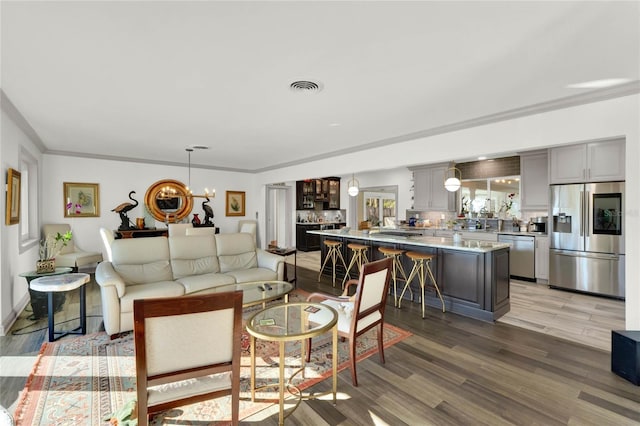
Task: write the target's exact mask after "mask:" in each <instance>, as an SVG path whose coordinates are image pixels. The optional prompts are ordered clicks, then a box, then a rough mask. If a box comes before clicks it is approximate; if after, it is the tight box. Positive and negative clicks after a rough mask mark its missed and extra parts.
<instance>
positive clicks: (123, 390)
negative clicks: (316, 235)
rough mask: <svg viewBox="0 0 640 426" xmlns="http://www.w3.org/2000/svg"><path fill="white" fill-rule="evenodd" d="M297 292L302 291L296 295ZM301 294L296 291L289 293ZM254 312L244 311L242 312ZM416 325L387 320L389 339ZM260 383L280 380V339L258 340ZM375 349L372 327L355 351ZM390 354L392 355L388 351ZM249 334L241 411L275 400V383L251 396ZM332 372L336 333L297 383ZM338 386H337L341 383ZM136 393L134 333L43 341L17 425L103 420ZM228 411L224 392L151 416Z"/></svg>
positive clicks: (178, 419) (188, 418)
mask: <svg viewBox="0 0 640 426" xmlns="http://www.w3.org/2000/svg"><path fill="white" fill-rule="evenodd" d="M296 296H297V297H296ZM296 299H297V300H300V299H302V297H301V295H298V294H294V295H292V297H291V300H292V301H295V300H296ZM251 313H252V312H249V311H247V312H245V317H248V316H249V315H251ZM410 335H411V333H409V332H407V331H404V330H401V329H399V328H397V327H394V326H391V325H388V324H385V327H384V346H385V347H388V346H391V345H393V344H395V343H397V342H399V341H401V340H403V339H405V338H407V337H408V336H410ZM256 346H257V354H258V356H257V358H256V362H257V365H258V368H257V370H256V377H257V378H258V379H257V383H256V384H257V385H258V386H263V385H267V384H275V383H277V382H278V379H277V378H278V365H277V362H278V348H277V344H275V343H272V342H265V341H261V340H257V345H256ZM299 353H300V342H291V343H289V344H287V346H286V360H285V363H286V370H287V371H286V376H287V377H288V376H289V375H291V374H292V373H293V372H294V371H295V370H297V369H298V368H299V365H300V357H299ZM338 353H339V357H340V359H339V360H338V369H339V371H341V370H344V369H345V368H348V366H349V362H348V361H349V358H348V342H346V341H345V342H340V343H339V348H338ZM376 353H377V346H376V334H375V330H371V331H370V332H368V333H367V334H366V335H363V336H361V337H360V338H359V339H358V344H357V354H358V355H357V357H358V360H362V359H364V358H367V357H369V356H371V355H372V354H376ZM387 362H392V361H391V360H389V359H387ZM249 373H250V357H249V338H248V336H247V335H244V334H243V342H242V368H241V380H240V383H241V395H240V398H241V399H240V418H241V419H242V418H246V417H248V416H251V415H253V414H255V413H257V412H258V411H260V410H263V409H265V408H267V407H269V406H271V405H272V404H273V403H274V402H277V387H276V388H271V389H267V390H266V391H265V392H263V393H257V394H256V397H257V398H259V399H262V400H267V401H268V402H251V399H250V390H249V388H250V375H249ZM330 376H331V334H330V333H327V334H325V335H324V336H320V337H318V338H316V339H314V342H313V349H312V358H311V363H309V364H307V367H306V369H305V378H304V379H302V378H300V377H301V376H300V375H298V376H296V377H298V380H297V381H294V383H295V384H296V385H297V386H298V387H299V388H300V390H304V389H308V388H309V387H311V386H313V385H314V384H316V383H318V382H320V381H322V380H324V379H326V378H327V377H330ZM338 391H340V387H338ZM134 398H135V359H134V349H133V335H132V334H131V333H130V334H128V335H126V336H124V337H121V338H119V339H115V340H110V339H109V336H107V335H106V334H105V333H96V334H92V335H87V336H84V337H80V338H76V339H68V340H65V339H63V340H61V341H59V342H54V343H44V344H43V345H42V348H41V350H40V355H39V356H38V360H37V361H36V363H35V365H34V367H33V371H32V372H31V375H30V376H29V379H28V380H27V383H26V386H25V389H24V390H23V392H22V395H21V397H20V402H19V403H18V405H17V408H16V412H15V414H14V418H15V419H16V424H17V425H52V424H55V425H89V424H91V425H104V424H107V422H105V421H104V420H103V419H104V418H105V416H107V415H109V414H110V413H113V412H115V411H117V410H118V409H119V408H121V407H122V406H123V405H125V404H126V403H127V402H128V401H130V400H132V399H134ZM230 418H231V414H230V410H229V398H226V397H223V398H218V399H215V400H210V401H206V402H202V403H198V404H193V405H189V406H184V407H181V408H179V409H173V410H170V411H166V412H164V413H160V414H158V415H156V416H155V417H154V418H153V419H152V422H151V424H154V425H161V424H186V425H188V424H199V425H201V424H203V423H205V424H206V423H210V422H218V421H221V422H224V421H228V420H229V419H230Z"/></svg>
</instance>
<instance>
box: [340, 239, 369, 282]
mask: <svg viewBox="0 0 640 426" xmlns="http://www.w3.org/2000/svg"><path fill="white" fill-rule="evenodd" d="M347 248H350V249H351V251H352V252H353V253H352V255H351V262H349V267H348V268H347V272H345V274H344V278H343V279H342V288H344V283H345V282H347V278H351V277H350V276H349V271H351V268H352V267H353V266H354V265H358V271H357V273H358V274H359V273H360V268H362V265H364V264H365V263H368V262H369V259H367V250H368V249H369V247H367V246H364V245H362V244H356V243H349V244H347Z"/></svg>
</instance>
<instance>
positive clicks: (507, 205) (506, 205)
mask: <svg viewBox="0 0 640 426" xmlns="http://www.w3.org/2000/svg"><path fill="white" fill-rule="evenodd" d="M515 196H516V194H514V193H511V194H508V195H507V199H506V200H505V201H503V202H502V206H501V207H500V211H499V213H504V214H503V215H502V216H503V217H502V219H507V218H508V217H509V216H511V208H512V207H513V198H514V197H515Z"/></svg>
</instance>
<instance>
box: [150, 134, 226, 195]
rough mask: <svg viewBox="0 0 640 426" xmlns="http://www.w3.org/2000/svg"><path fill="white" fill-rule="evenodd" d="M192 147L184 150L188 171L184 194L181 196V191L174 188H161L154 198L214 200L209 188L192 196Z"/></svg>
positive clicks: (214, 193) (213, 192)
mask: <svg viewBox="0 0 640 426" xmlns="http://www.w3.org/2000/svg"><path fill="white" fill-rule="evenodd" d="M195 148H198V149H209V148H208V147H205V146H201V145H196V146H195ZM193 149H194V148H192V147H189V148H185V151H187V156H188V166H189V168H188V170H189V176H188V178H189V179H188V181H187V182H188V185H187V187H186V188H185V190H186V193H185V194H182V191H178V190H177V189H176V188H175V187H174V186H163V187H162V188H161V189H160V191H159V192H158V195H157V196H156V198H158V199H161V200H170V199H174V198H178V197H181V196H183V195H184V196H187V197H190V198H215V197H216V190H215V189H212V190H211V191H209V188H205V189H204V194H194V193H193V191H192V190H191V153H192V152H193Z"/></svg>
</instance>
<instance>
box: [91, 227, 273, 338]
mask: <svg viewBox="0 0 640 426" xmlns="http://www.w3.org/2000/svg"><path fill="white" fill-rule="evenodd" d="M111 253H112V256H113V260H112V261H111V262H102V263H100V264H99V265H98V268H97V269H96V281H97V283H98V285H99V286H100V293H101V297H102V317H103V320H104V328H105V331H106V332H107V334H109V335H114V334H117V333H122V332H125V331H129V330H133V301H134V300H135V299H146V298H151V297H170V296H181V295H185V294H196V293H206V292H210V291H211V289H212V288H214V287H218V286H221V285H225V284H234V283H241V282H250V281H263V280H264V281H267V280H282V278H283V276H284V261H283V258H282V257H281V256H277V255H274V254H271V253H268V252H266V251H264V250H262V249H259V248H256V246H255V243H254V240H253V237H252V236H251V234H247V233H237V234H217V235H193V236H175V237H169V238H166V237H151V238H129V239H121V240H115V241H113V243H112V244H111Z"/></svg>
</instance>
